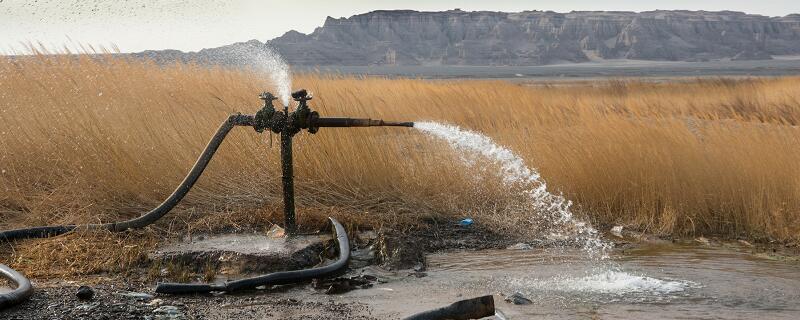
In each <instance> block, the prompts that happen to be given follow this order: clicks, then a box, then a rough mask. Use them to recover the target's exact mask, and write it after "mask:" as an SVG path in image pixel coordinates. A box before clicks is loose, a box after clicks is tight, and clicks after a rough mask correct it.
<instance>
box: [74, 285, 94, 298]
mask: <svg viewBox="0 0 800 320" xmlns="http://www.w3.org/2000/svg"><path fill="white" fill-rule="evenodd" d="M75 296H77V297H78V299H80V300H92V298H93V297H94V290H92V288H89V287H88V286H80V287H79V288H78V292H76V293H75Z"/></svg>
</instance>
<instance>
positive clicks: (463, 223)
mask: <svg viewBox="0 0 800 320" xmlns="http://www.w3.org/2000/svg"><path fill="white" fill-rule="evenodd" d="M473 223H475V221H473V220H472V218H465V219H462V220H461V221H459V222H458V225H460V226H462V227H469V226H472V224H473Z"/></svg>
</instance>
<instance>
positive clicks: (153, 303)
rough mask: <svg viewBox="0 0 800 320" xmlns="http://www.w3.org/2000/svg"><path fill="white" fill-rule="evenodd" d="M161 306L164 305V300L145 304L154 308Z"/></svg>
mask: <svg viewBox="0 0 800 320" xmlns="http://www.w3.org/2000/svg"><path fill="white" fill-rule="evenodd" d="M162 304H164V300H161V299H153V300H150V302H148V303H147V305H148V306H154V307H158V306H161V305H162Z"/></svg>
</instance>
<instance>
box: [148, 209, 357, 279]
mask: <svg viewBox="0 0 800 320" xmlns="http://www.w3.org/2000/svg"><path fill="white" fill-rule="evenodd" d="M328 219H330V221H331V225H332V227H331V228H332V229H333V232H334V235H335V236H336V238H335V239H336V242H337V243H338V244H339V258H338V259H337V260H336V261H335V262H334V263H331V264H329V265H326V266H322V267H317V268H311V269H304V270H292V271H282V272H275V273H270V274H266V275H263V276H258V277H254V278H247V279H241V280H236V281H230V282H226V283H224V284H202V283H201V284H190V283H159V284H158V286H157V287H156V293H166V294H191V293H208V292H212V291H227V292H230V291H237V290H246V289H255V288H256V287H259V286H270V285H281V284H290V283H298V282H302V281H306V280H311V279H314V278H322V277H326V276H330V275H333V274H336V273H338V272H341V271H343V270H344V269H345V268H346V267H347V261H348V260H349V259H350V241H348V239H347V233H346V232H345V230H344V227H343V226H342V224H341V223H339V221H336V219H334V218H328Z"/></svg>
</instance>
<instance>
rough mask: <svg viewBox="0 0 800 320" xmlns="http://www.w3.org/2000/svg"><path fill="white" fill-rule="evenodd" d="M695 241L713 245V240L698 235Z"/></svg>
mask: <svg viewBox="0 0 800 320" xmlns="http://www.w3.org/2000/svg"><path fill="white" fill-rule="evenodd" d="M694 241H695V242H697V243H699V244H702V245H704V246H708V245H711V241H709V240H708V239H707V238H706V237H697V238H695V239H694Z"/></svg>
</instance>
